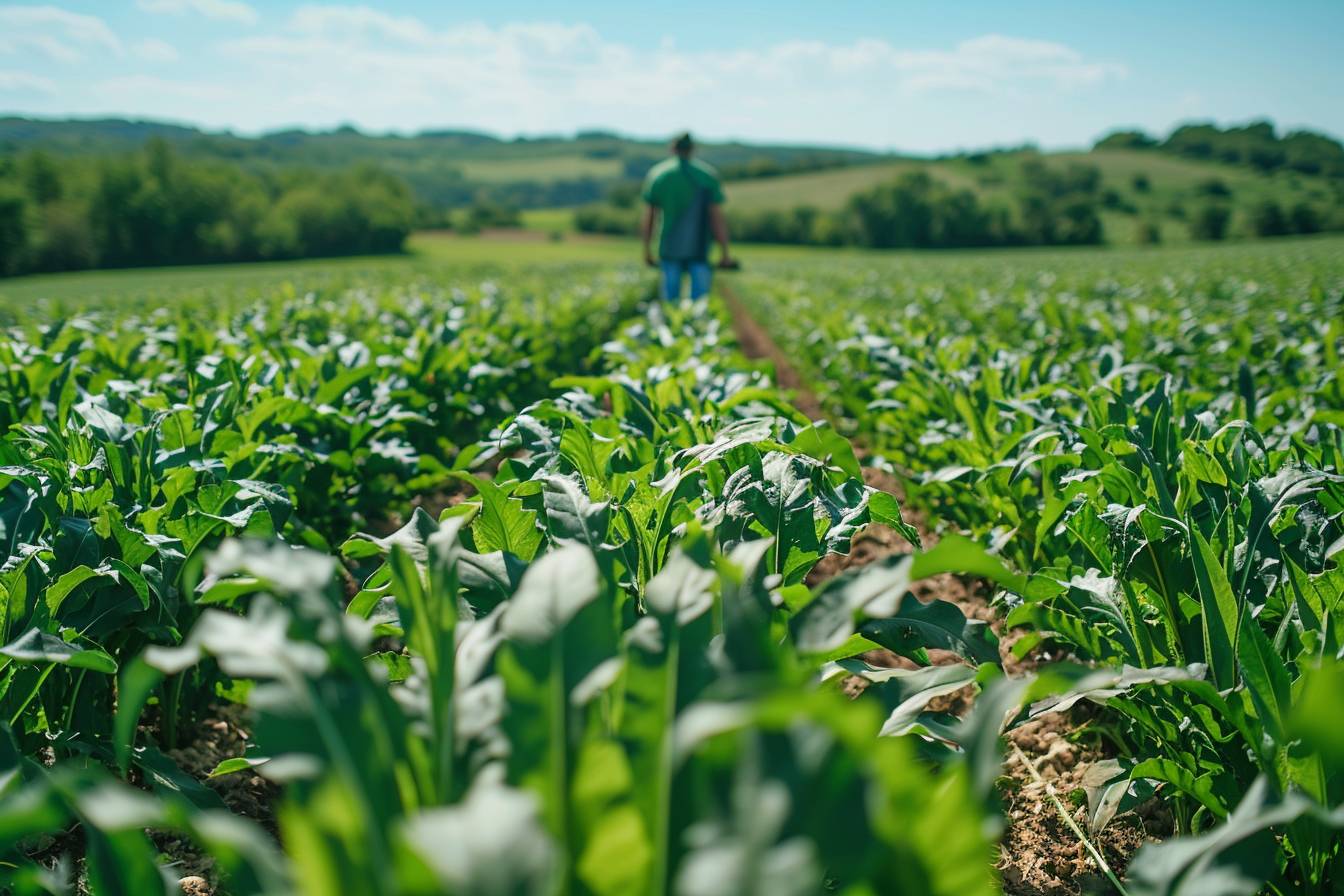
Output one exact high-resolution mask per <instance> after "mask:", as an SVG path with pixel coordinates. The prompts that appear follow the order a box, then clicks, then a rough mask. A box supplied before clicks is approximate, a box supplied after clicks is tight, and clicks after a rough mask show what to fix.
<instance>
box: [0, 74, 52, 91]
mask: <svg viewBox="0 0 1344 896" xmlns="http://www.w3.org/2000/svg"><path fill="white" fill-rule="evenodd" d="M0 91H3V92H9V91H13V92H15V93H55V92H56V84H55V83H54V82H53V81H52V80H51V79H50V78H43V77H42V76H40V75H34V74H31V73H29V72H6V71H0Z"/></svg>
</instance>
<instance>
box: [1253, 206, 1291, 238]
mask: <svg viewBox="0 0 1344 896" xmlns="http://www.w3.org/2000/svg"><path fill="white" fill-rule="evenodd" d="M1251 229H1253V230H1254V231H1255V235H1256V236H1283V235H1284V234H1288V233H1292V232H1293V226H1292V222H1291V221H1290V220H1289V219H1288V216H1287V215H1285V214H1284V213H1283V208H1282V207H1281V206H1280V205H1279V204H1278V203H1277V202H1275V201H1274V200H1273V199H1266V200H1264V201H1263V202H1260V203H1257V204H1256V206H1255V208H1254V209H1252V210H1251Z"/></svg>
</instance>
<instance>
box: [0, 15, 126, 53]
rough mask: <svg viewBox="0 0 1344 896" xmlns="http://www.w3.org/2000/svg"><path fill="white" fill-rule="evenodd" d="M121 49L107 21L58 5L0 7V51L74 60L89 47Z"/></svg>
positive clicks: (118, 40) (116, 50)
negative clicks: (28, 52)
mask: <svg viewBox="0 0 1344 896" xmlns="http://www.w3.org/2000/svg"><path fill="white" fill-rule="evenodd" d="M98 48H101V49H104V50H110V51H112V52H113V53H118V54H120V53H121V52H122V46H121V40H120V39H118V37H117V36H116V34H114V33H113V32H112V29H111V28H109V27H108V26H107V23H106V22H104V21H103V20H102V19H100V18H98V17H97V16H90V15H85V14H84V13H78V12H71V11H70V10H68V9H62V8H60V7H59V6H0V53H3V54H9V53H19V52H22V51H24V50H36V51H37V52H39V53H41V54H42V55H44V56H46V57H48V58H50V59H52V60H54V61H56V62H78V61H80V60H81V59H83V58H84V55H85V51H87V50H90V49H98Z"/></svg>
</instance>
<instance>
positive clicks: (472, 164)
mask: <svg viewBox="0 0 1344 896" xmlns="http://www.w3.org/2000/svg"><path fill="white" fill-rule="evenodd" d="M457 167H458V168H460V169H461V170H462V174H463V175H464V176H465V177H466V178H467V180H469V181H472V182H474V183H482V184H501V183H512V182H516V181H526V180H534V181H542V182H548V181H556V180H575V179H578V178H582V177H593V178H600V179H604V180H605V179H608V178H615V177H619V176H620V173H621V161H620V159H616V158H610V159H594V158H590V157H588V156H584V155H580V154H577V153H576V154H572V155H556V156H538V157H536V158H516V159H510V158H493V159H464V160H463V161H461V162H459V163H458V166H457Z"/></svg>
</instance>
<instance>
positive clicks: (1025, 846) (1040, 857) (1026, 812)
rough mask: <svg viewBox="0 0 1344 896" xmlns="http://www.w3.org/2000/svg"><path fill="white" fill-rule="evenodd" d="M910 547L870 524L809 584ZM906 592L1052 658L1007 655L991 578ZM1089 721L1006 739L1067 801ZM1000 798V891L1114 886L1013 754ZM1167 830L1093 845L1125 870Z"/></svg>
mask: <svg viewBox="0 0 1344 896" xmlns="http://www.w3.org/2000/svg"><path fill="white" fill-rule="evenodd" d="M718 293H719V296H720V297H721V298H722V300H723V303H724V305H726V306H727V308H728V312H729V314H730V316H731V317H732V321H733V329H734V331H735V332H736V334H737V339H738V343H739V344H740V345H741V347H742V352H743V354H745V355H746V356H747V357H748V358H751V359H753V360H767V361H769V362H771V364H773V365H774V368H775V382H776V383H777V384H778V385H780V386H782V387H784V388H786V389H788V390H790V391H791V392H792V393H793V394H794V404H795V406H797V408H798V409H799V410H800V411H802V412H803V413H804V414H806V415H807V416H808V417H810V418H812V419H814V420H817V419H822V418H824V417H825V416H826V414H825V411H824V408H823V405H822V403H821V401H820V400H819V399H818V397H817V395H816V393H815V392H813V391H812V390H811V389H810V388H809V386H808V384H807V382H806V380H804V379H803V377H802V376H801V375H800V374H799V372H798V370H797V368H795V367H794V366H793V364H792V362H791V361H790V359H789V356H788V355H787V354H785V352H784V351H783V350H782V349H781V348H780V347H779V346H778V345H777V344H776V343H775V341H774V339H773V338H772V337H771V336H770V334H769V333H768V332H766V330H765V328H764V327H762V326H761V325H760V324H758V323H757V322H756V320H755V319H754V318H753V317H752V316H751V314H750V312H748V311H747V309H746V306H745V305H744V304H743V303H742V301H741V299H739V298H738V296H737V295H736V293H735V292H734V291H733V289H732V287H730V286H728V285H726V284H720V285H719V287H718ZM855 449H856V452H857V453H858V454H859V456H860V459H862V456H863V453H864V452H863V446H862V445H861V444H859V443H858V442H856V443H855ZM863 472H864V481H865V482H866V483H867V484H868V485H870V486H872V487H873V488H876V489H879V490H881V491H885V492H887V493H889V494H891V495H894V496H895V497H896V498H897V499H898V500H900V502H901V516H902V517H903V518H904V519H905V521H906V522H907V523H909V524H910V525H912V526H914V527H915V529H916V530H917V531H918V532H919V534H920V540H921V541H922V542H923V545H924V547H925V548H928V547H931V546H932V545H934V544H936V543H937V541H938V535H937V533H936V532H935V531H934V530H933V528H932V527H931V526H930V524H929V522H930V521H929V520H928V519H927V518H926V517H925V516H924V515H923V514H922V513H920V512H918V511H915V510H912V509H911V508H910V507H908V506H907V505H906V503H905V489H904V486H903V483H902V482H901V481H900V480H899V479H897V478H896V477H895V476H893V475H891V474H890V473H887V472H884V471H881V470H876V469H873V468H871V467H865V468H864V471H863ZM909 550H910V546H909V545H908V544H907V543H906V542H905V540H904V539H903V538H902V537H901V536H900V535H898V534H897V533H896V532H895V531H893V530H891V529H889V528H888V527H886V526H869V527H867V528H866V529H864V530H863V531H862V532H861V533H859V535H858V536H857V537H856V538H855V539H854V542H853V545H852V547H851V550H850V553H849V554H847V555H845V556H843V557H842V556H829V557H824V558H822V560H821V562H820V563H818V564H817V566H816V567H815V568H814V569H813V570H812V573H811V575H809V577H808V584H809V585H813V586H815V585H817V584H819V583H821V582H824V581H825V580H826V579H828V578H830V577H832V576H835V575H838V574H839V573H841V572H843V571H845V570H847V569H853V568H857V567H861V566H864V565H866V564H869V563H873V562H875V561H877V560H880V559H881V558H883V557H887V556H890V555H891V554H894V553H903V552H906V551H909ZM911 591H912V593H913V594H914V595H915V597H917V598H918V599H920V600H922V601H931V600H935V599H937V600H945V601H948V602H949V603H952V604H955V605H956V606H957V607H958V608H959V609H960V610H961V611H962V612H963V613H964V614H965V615H966V616H967V617H968V618H974V619H979V620H982V621H984V622H987V623H989V625H990V626H991V628H992V629H993V630H994V632H995V634H997V635H998V636H999V655H1000V661H1001V664H1002V666H1003V669H1004V671H1005V672H1006V673H1007V674H1008V675H1023V674H1026V673H1028V672H1029V671H1030V670H1031V668H1034V667H1035V666H1037V665H1039V664H1040V663H1042V662H1048V661H1049V660H1050V659H1051V658H1050V657H1048V656H1043V655H1036V656H1031V657H1028V658H1027V659H1026V660H1025V661H1021V660H1018V659H1017V658H1016V657H1015V656H1013V654H1012V652H1011V649H1012V646H1013V643H1014V642H1015V641H1016V640H1017V638H1018V637H1019V633H1014V632H1009V631H1005V630H1004V627H1003V620H1002V615H1001V614H1000V613H999V612H998V611H997V610H995V608H994V607H992V606H991V605H990V597H991V595H992V594H993V589H992V586H991V585H990V584H989V583H988V582H985V581H983V580H980V579H976V578H973V577H967V576H957V575H952V574H944V575H939V576H935V577H933V578H930V579H927V580H925V581H923V582H919V583H917V584H916V585H915V586H914V587H913V588H912V589H911ZM930 658H931V659H932V660H933V662H934V663H935V664H939V663H953V662H961V660H960V658H958V657H956V656H955V655H954V654H948V653H947V652H946V651H930ZM864 659H865V660H867V661H868V662H871V663H874V664H876V665H886V666H902V667H904V666H912V665H913V664H911V663H910V661H909V660H906V659H904V658H902V657H897V656H895V655H894V654H891V653H888V652H887V651H874V652H872V653H870V654H865V655H864ZM846 690H847V692H848V693H850V694H851V695H855V696H856V695H857V694H858V693H859V692H860V691H861V690H862V686H861V684H858V685H856V686H853V687H850V686H848V685H847V688H846ZM945 700H946V702H945V703H944V705H942V706H941V707H940V708H941V709H943V710H945V711H951V712H953V713H956V714H958V715H961V714H964V713H965V712H966V711H967V710H969V709H970V706H971V704H972V703H973V701H974V690H973V689H972V688H968V689H967V690H966V691H965V692H958V693H957V694H953V695H950V696H949V697H948V698H945ZM1087 723H1088V719H1087V718H1086V711H1085V710H1083V711H1079V712H1078V713H1075V714H1070V715H1069V716H1061V715H1057V714H1052V715H1049V716H1045V717H1042V718H1041V719H1039V720H1037V721H1034V722H1032V723H1030V724H1028V725H1025V726H1023V727H1021V728H1019V729H1016V730H1014V731H1012V732H1010V733H1009V734H1008V738H1007V739H1008V740H1009V741H1010V742H1011V743H1013V744H1015V745H1016V746H1017V747H1018V748H1020V749H1021V750H1022V752H1023V754H1024V755H1025V756H1026V757H1027V758H1028V759H1029V760H1030V761H1031V762H1032V763H1033V764H1034V765H1035V766H1036V770H1037V772H1039V774H1040V776H1041V779H1042V780H1043V781H1045V782H1048V783H1049V784H1050V786H1051V787H1052V788H1053V789H1054V790H1055V792H1056V793H1057V794H1060V795H1062V796H1065V797H1070V798H1073V797H1076V795H1077V794H1078V793H1079V792H1080V789H1081V785H1082V779H1083V774H1084V773H1085V772H1086V770H1087V768H1088V767H1089V766H1090V765H1091V764H1092V763H1093V762H1096V761H1099V760H1102V759H1105V758H1108V757H1107V754H1106V752H1105V751H1104V750H1103V749H1102V747H1101V746H1100V744H1099V742H1098V741H1097V739H1096V738H1087V737H1085V736H1084V735H1085V734H1086V732H1085V729H1086V727H1087ZM1001 797H1002V799H1003V810H1004V822H1005V829H1004V833H1003V837H1002V840H1001V844H1000V853H999V860H998V862H997V865H996V867H997V870H998V872H999V874H1000V875H1001V877H1002V881H1003V887H1004V892H1005V893H1006V894H1009V896H1085V894H1092V893H1106V892H1110V891H1111V886H1110V884H1109V882H1108V881H1107V880H1106V878H1105V877H1104V876H1103V875H1102V874H1101V872H1100V870H1099V869H1097V868H1096V866H1095V865H1094V864H1093V862H1092V860H1091V858H1090V857H1089V856H1088V855H1087V851H1086V849H1085V848H1084V847H1083V845H1082V843H1080V842H1079V841H1078V839H1077V837H1075V836H1074V835H1073V833H1072V832H1071V831H1070V830H1069V829H1068V827H1067V825H1065V824H1064V822H1063V821H1062V819H1061V818H1060V816H1059V813H1058V810H1057V809H1056V808H1055V805H1054V803H1053V801H1052V800H1051V799H1050V797H1049V795H1048V793H1047V792H1046V789H1045V787H1043V786H1042V784H1041V783H1038V782H1037V781H1036V778H1035V776H1034V775H1032V774H1031V772H1030V770H1028V769H1027V768H1026V767H1025V766H1024V765H1023V764H1022V763H1021V761H1020V760H1018V759H1017V758H1016V756H1014V755H1009V756H1007V757H1006V759H1005V761H1004V783H1003V785H1002V787H1001ZM1085 810H1086V807H1085V805H1077V804H1075V805H1074V807H1073V818H1074V820H1075V821H1077V822H1079V823H1081V824H1085V818H1086V811H1085ZM1169 833H1170V818H1169V817H1166V816H1165V813H1164V812H1163V811H1162V809H1161V808H1160V807H1158V806H1156V805H1155V804H1154V803H1152V802H1150V803H1149V804H1145V806H1143V807H1140V809H1139V811H1138V812H1135V813H1129V814H1127V815H1124V816H1121V817H1119V818H1117V819H1116V820H1115V821H1113V822H1112V823H1111V825H1110V826H1109V827H1107V828H1106V829H1105V830H1104V831H1103V832H1102V833H1101V834H1099V835H1096V836H1095V837H1094V838H1093V842H1094V843H1095V844H1096V845H1097V846H1098V847H1099V848H1100V850H1101V851H1102V853H1103V855H1105V857H1106V860H1107V862H1109V863H1110V864H1111V867H1112V868H1113V869H1114V870H1115V871H1116V872H1117V873H1120V874H1123V873H1124V868H1125V866H1126V865H1127V864H1128V861H1129V859H1130V857H1131V856H1133V854H1134V852H1135V851H1136V850H1137V849H1138V848H1139V847H1140V846H1141V845H1142V844H1143V843H1144V842H1145V841H1148V840H1151V839H1154V835H1156V836H1157V837H1161V836H1166V835H1169Z"/></svg>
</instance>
